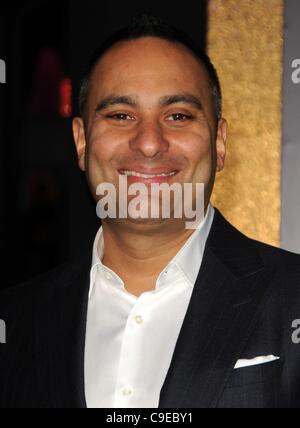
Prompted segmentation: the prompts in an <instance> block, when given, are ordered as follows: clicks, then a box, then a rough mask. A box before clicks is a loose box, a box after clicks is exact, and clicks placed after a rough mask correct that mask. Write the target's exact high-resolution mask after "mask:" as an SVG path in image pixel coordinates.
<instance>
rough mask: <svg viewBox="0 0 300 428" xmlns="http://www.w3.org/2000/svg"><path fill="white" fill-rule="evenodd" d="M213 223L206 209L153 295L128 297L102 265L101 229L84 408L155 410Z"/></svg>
mask: <svg viewBox="0 0 300 428" xmlns="http://www.w3.org/2000/svg"><path fill="white" fill-rule="evenodd" d="M213 218H214V209H213V207H212V206H211V205H210V206H209V208H208V210H207V213H206V216H205V218H204V220H203V222H202V225H201V227H200V228H199V229H196V230H195V231H194V233H193V234H192V235H191V237H190V238H189V240H188V241H187V242H186V243H185V245H184V246H183V247H182V248H181V250H180V251H179V252H178V253H177V255H176V256H175V257H174V258H173V259H172V260H171V262H170V263H169V264H168V266H167V267H166V268H165V269H164V270H163V271H162V272H161V273H160V275H159V276H158V279H157V282H156V288H155V290H153V291H149V292H145V293H143V294H142V295H141V296H140V297H136V296H133V295H132V294H130V293H129V292H128V291H127V290H126V288H125V285H124V283H123V281H122V280H121V278H120V277H119V276H118V275H117V274H116V273H115V272H113V271H112V270H110V269H109V268H107V267H106V266H104V265H103V264H102V259H103V255H104V242H103V241H104V240H103V233H102V227H101V228H100V229H99V231H98V233H97V235H96V238H95V242H94V247H93V260H92V268H91V275H90V294H89V303H88V316H87V331H86V344H85V395H86V402H87V406H88V407H89V408H157V407H158V405H159V398H160V391H161V388H162V386H163V384H164V381H165V378H166V376H167V373H168V370H169V367H170V364H171V361H172V357H173V353H174V350H175V346H176V342H177V339H178V336H179V333H180V330H181V327H182V324H183V321H184V318H185V315H186V312H187V309H188V306H189V302H190V298H191V295H192V292H193V288H194V284H195V282H196V279H197V276H198V273H199V269H200V266H201V263H202V258H203V253H204V248H205V244H206V240H207V237H208V234H209V232H210V229H211V225H212V222H213Z"/></svg>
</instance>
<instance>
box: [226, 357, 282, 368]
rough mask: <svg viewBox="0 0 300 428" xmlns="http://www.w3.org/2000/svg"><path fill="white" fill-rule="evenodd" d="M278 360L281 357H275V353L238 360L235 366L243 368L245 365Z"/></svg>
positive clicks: (256, 364)
mask: <svg viewBox="0 0 300 428" xmlns="http://www.w3.org/2000/svg"><path fill="white" fill-rule="evenodd" d="M277 360H280V357H275V356H274V355H268V356H266V357H257V358H253V359H252V360H238V362H237V363H236V365H235V367H234V368H235V369H242V368H243V367H251V366H258V365H260V364H267V363H271V362H272V361H277Z"/></svg>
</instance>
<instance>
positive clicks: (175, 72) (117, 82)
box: [90, 37, 211, 97]
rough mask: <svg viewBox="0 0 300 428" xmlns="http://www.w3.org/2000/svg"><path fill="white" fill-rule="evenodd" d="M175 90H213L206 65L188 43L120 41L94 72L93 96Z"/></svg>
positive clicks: (150, 39) (106, 54) (156, 40)
mask: <svg viewBox="0 0 300 428" xmlns="http://www.w3.org/2000/svg"><path fill="white" fill-rule="evenodd" d="M174 90H175V91H178V90H179V91H189V92H198V95H201V92H203V95H204V93H205V92H207V91H208V92H211V91H210V82H209V78H208V75H207V72H206V70H205V67H204V66H203V65H202V64H201V63H200V62H199V60H198V59H197V58H196V57H195V55H194V54H193V52H191V51H190V50H189V49H188V48H186V47H185V46H183V45H181V44H179V43H174V42H169V41H166V40H162V39H159V38H155V37H145V38H141V39H137V40H132V41H125V42H121V43H118V44H117V45H115V46H113V47H112V48H111V49H110V50H109V51H108V52H106V53H105V54H104V55H103V57H102V58H101V59H100V60H99V62H98V64H97V65H96V67H95V69H94V71H93V73H92V78H91V86H90V95H91V97H94V96H96V97H98V96H100V95H101V96H104V95H110V93H111V92H117V93H120V91H121V92H123V91H125V92H128V93H129V92H130V93H134V92H136V95H137V96H138V95H139V94H138V92H143V91H145V93H146V92H148V93H151V94H152V95H153V96H154V94H156V93H157V94H158V93H160V95H163V94H164V92H165V93H172V92H173V91H174Z"/></svg>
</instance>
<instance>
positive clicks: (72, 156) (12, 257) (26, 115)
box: [0, 0, 207, 288]
mask: <svg viewBox="0 0 300 428" xmlns="http://www.w3.org/2000/svg"><path fill="white" fill-rule="evenodd" d="M145 11H147V12H150V13H153V14H155V15H158V16H161V17H162V18H164V19H165V20H166V21H167V22H168V23H170V24H173V25H176V26H177V27H180V28H182V29H184V30H185V31H187V32H188V33H189V34H190V35H191V36H192V37H193V38H195V39H197V40H198V41H199V42H200V43H201V44H202V46H204V47H205V44H206V31H207V1H206V0H185V1H184V2H182V3H180V2H174V1H169V0H164V1H157V2H156V1H148V0H143V1H138V0H134V1H128V2H122V1H114V2H103V1H95V0H94V1H91V0H85V1H77V2H75V1H71V0H68V1H67V0H59V1H54V0H51V1H50V0H38V1H23V2H19V3H14V2H12V3H10V4H9V5H5V3H4V4H3V3H1V6H0V59H3V60H5V62H6V67H7V70H6V72H7V76H6V81H7V83H6V84H0V141H1V157H0V174H1V181H0V191H1V211H0V234H1V235H0V236H1V239H0V242H1V244H0V245H1V254H2V256H1V258H2V263H1V267H2V275H1V282H0V288H6V287H9V286H12V285H14V284H17V283H19V282H23V281H25V280H27V279H28V278H31V277H33V276H35V275H38V274H39V273H42V272H44V271H47V270H49V269H51V268H52V267H54V266H56V265H58V264H60V263H63V262H64V261H66V260H68V259H70V258H73V257H77V256H78V255H80V254H81V253H83V252H86V251H88V252H91V246H92V243H93V239H94V236H95V233H96V231H97V229H98V227H99V225H100V221H99V219H98V218H97V216H96V210H95V208H96V207H95V203H94V201H93V198H92V196H91V195H90V194H89V191H88V187H87V185H86V180H85V176H84V174H83V173H82V172H80V170H79V168H78V166H77V157H76V153H75V147H74V144H73V141H72V135H71V120H72V117H73V116H74V115H76V114H77V113H78V110H77V95H78V88H79V84H80V80H81V78H82V73H83V71H84V68H85V65H86V63H87V61H88V58H89V56H90V55H91V53H92V52H93V50H94V49H95V48H96V47H97V45H98V44H99V43H100V42H101V41H102V40H103V39H104V38H106V37H107V36H108V35H109V34H111V33H112V32H114V31H115V30H117V29H119V28H120V27H122V26H124V25H126V24H128V22H129V21H130V20H131V18H132V16H133V15H135V14H137V13H141V12H145Z"/></svg>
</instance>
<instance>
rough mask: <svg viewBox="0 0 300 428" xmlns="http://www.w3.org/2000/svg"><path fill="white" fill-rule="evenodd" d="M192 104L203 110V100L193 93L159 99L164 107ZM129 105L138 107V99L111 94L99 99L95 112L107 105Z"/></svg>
mask: <svg viewBox="0 0 300 428" xmlns="http://www.w3.org/2000/svg"><path fill="white" fill-rule="evenodd" d="M179 103H184V104H190V105H192V106H194V107H196V108H197V109H198V110H203V105H202V102H201V101H200V100H199V98H197V97H195V96H194V95H191V94H175V95H166V96H164V97H162V98H160V100H159V104H160V105H161V106H163V107H166V106H170V105H172V104H179ZM120 104H123V105H127V106H129V107H137V106H138V103H137V101H136V99H134V98H133V97H131V96H127V95H116V96H109V97H107V98H104V99H103V100H101V101H99V103H98V104H97V107H96V108H95V112H96V113H99V112H100V111H102V110H104V109H106V108H107V107H111V106H115V105H120Z"/></svg>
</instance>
